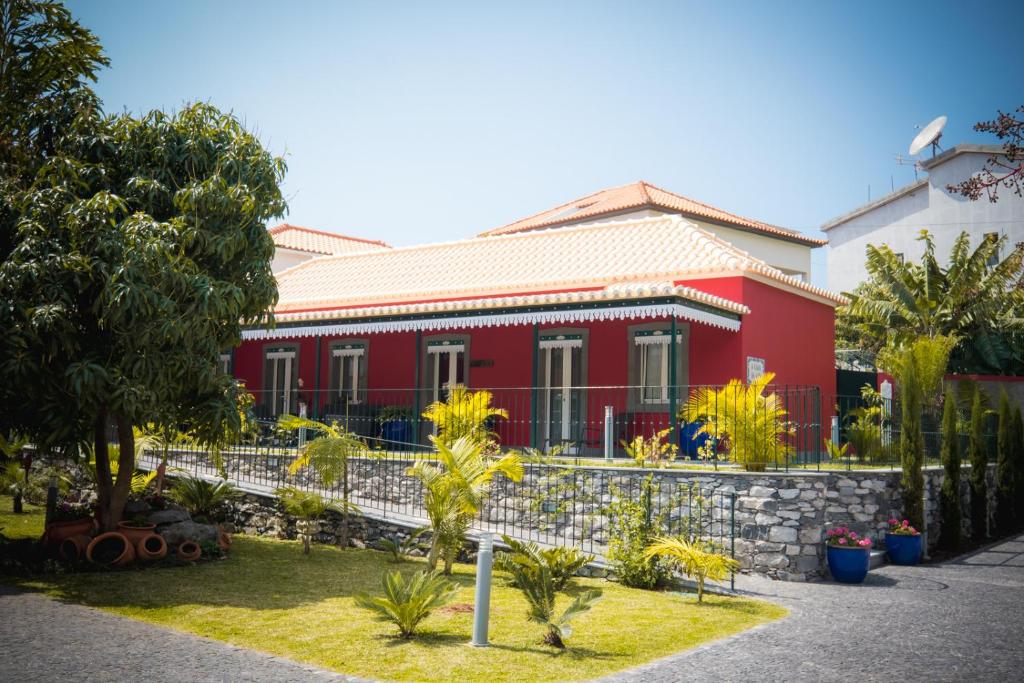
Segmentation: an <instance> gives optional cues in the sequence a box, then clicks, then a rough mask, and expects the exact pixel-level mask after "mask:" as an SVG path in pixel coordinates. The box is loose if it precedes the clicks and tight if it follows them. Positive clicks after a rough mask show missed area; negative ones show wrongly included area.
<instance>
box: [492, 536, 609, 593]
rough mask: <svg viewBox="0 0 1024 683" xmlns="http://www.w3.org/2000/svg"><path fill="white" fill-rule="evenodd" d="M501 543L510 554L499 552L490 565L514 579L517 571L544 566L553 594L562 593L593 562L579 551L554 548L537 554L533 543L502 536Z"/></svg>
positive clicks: (539, 550) (591, 557)
mask: <svg viewBox="0 0 1024 683" xmlns="http://www.w3.org/2000/svg"><path fill="white" fill-rule="evenodd" d="M501 540H502V541H504V542H505V544H506V545H507V546H508V547H509V548H510V549H511V552H499V553H497V554H496V556H495V558H494V565H495V567H497V568H498V569H500V570H501V571H506V572H508V573H510V574H512V576H513V583H515V577H516V576H517V572H518V571H519V570H520V568H521V567H524V566H525V567H533V568H536V567H540V566H546V567H547V568H548V571H549V572H551V580H552V582H553V583H554V587H555V590H556V591H560V590H563V589H564V588H565V586H566V584H568V583H569V581H570V579H572V577H573V576H575V575H576V572H578V571H579V570H580V569H582V568H583V567H585V566H587V564H589V563H590V562H593V561H594V556H593V555H587V554H585V553H583V552H582V551H581V550H580V549H579V548H565V547H563V546H557V547H555V548H547V549H544V550H541V548H540V546H539V545H537V544H536V543H534V542H532V541H531V542H529V543H523V542H521V541H517V540H515V539H514V538H510V537H509V536H502V537H501Z"/></svg>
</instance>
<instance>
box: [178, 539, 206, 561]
mask: <svg viewBox="0 0 1024 683" xmlns="http://www.w3.org/2000/svg"><path fill="white" fill-rule="evenodd" d="M202 554H203V551H202V549H201V548H200V547H199V544H198V543H196V542H195V541H182V542H181V543H180V544H179V545H178V559H179V560H181V561H182V562H195V561H196V560H198V559H199V556H200V555H202Z"/></svg>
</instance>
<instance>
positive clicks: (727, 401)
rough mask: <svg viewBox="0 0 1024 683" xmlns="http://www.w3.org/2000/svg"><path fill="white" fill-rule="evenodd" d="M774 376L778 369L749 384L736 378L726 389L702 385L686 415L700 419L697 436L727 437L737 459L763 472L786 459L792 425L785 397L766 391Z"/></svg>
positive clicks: (731, 450)
mask: <svg viewBox="0 0 1024 683" xmlns="http://www.w3.org/2000/svg"><path fill="white" fill-rule="evenodd" d="M773 379H775V373H772V372H766V373H765V374H764V375H762V376H761V377H759V378H758V379H756V380H754V381H753V382H750V383H749V384H744V383H743V382H741V381H740V380H738V379H734V380H732V381H731V382H729V384H728V385H726V386H725V387H724V388H722V389H714V388H710V387H701V388H700V389H697V390H696V391H695V392H694V393H693V394H692V395H691V396H690V399H689V401H687V403H686V406H685V407H684V408H683V411H682V413H683V414H682V417H683V419H684V420H686V421H687V422H698V423H700V428H699V429H698V430H697V432H696V434H694V437H696V436H697V435H700V434H707V435H708V436H710V437H711V438H712V439H713V440H715V441H717V440H720V439H727V440H728V444H729V455H730V457H731V458H732V459H733V460H734V461H735V462H738V463H740V464H742V465H743V467H744V469H746V470H748V471H752V472H763V471H764V469H765V467H766V465H767V464H768V463H769V462H774V463H778V462H779V461H780V460H781V461H782V462H785V461H786V460H787V459H788V458H789V457H790V455H792V453H793V446H792V445H791V444H790V443H789V438H790V436H791V435H792V428H791V426H790V425H789V423H788V422H787V421H786V416H787V412H786V409H785V408H784V407H783V403H782V399H781V398H779V396H778V394H774V393H772V394H768V395H765V393H764V392H765V389H766V388H767V387H768V385H769V384H771V381H772V380H773Z"/></svg>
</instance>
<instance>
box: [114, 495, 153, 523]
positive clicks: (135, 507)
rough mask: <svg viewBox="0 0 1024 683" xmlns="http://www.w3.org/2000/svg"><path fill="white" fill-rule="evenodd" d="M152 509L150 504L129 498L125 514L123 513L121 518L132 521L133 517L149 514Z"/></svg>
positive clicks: (125, 506)
mask: <svg viewBox="0 0 1024 683" xmlns="http://www.w3.org/2000/svg"><path fill="white" fill-rule="evenodd" d="M151 509H152V508H151V507H149V503H147V502H146V501H144V500H132V499H130V498H129V499H128V501H126V502H125V504H124V512H123V513H122V515H121V516H122V517H123V518H124V519H131V518H132V517H136V516H138V515H146V514H149V511H150V510H151Z"/></svg>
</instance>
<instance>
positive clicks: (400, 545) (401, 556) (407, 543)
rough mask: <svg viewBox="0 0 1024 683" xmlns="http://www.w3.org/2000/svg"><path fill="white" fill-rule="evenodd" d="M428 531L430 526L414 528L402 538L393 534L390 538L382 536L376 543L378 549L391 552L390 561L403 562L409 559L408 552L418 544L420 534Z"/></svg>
mask: <svg viewBox="0 0 1024 683" xmlns="http://www.w3.org/2000/svg"><path fill="white" fill-rule="evenodd" d="M428 531H430V527H420V528H419V529H414V530H413V531H412V532H411V533H410V534H409V535H408V536H406V537H405V538H402V537H401V536H399V535H398V534H395V535H394V536H392V537H391V538H382V539H381V540H380V542H379V543H378V545H379V546H380V549H381V550H383V551H384V552H386V553H390V554H391V559H390V560H389V561H390V562H405V561H406V560H407V559H409V555H410V553H412V551H413V550H415V549H416V546H418V545H419V539H420V536H422V535H423V534H425V533H426V532H428Z"/></svg>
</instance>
